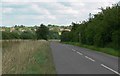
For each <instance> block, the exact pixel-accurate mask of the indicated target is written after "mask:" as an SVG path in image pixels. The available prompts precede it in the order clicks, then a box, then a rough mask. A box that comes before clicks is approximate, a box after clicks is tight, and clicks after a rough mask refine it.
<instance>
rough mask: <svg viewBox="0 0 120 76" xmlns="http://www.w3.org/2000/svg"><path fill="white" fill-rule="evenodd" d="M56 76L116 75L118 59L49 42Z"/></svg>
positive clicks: (117, 73)
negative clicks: (75, 75) (60, 75)
mask: <svg viewBox="0 0 120 76" xmlns="http://www.w3.org/2000/svg"><path fill="white" fill-rule="evenodd" d="M50 46H51V48H52V54H53V58H54V63H55V67H56V71H57V74H116V75H120V73H119V72H118V58H117V57H114V56H111V55H108V54H105V53H101V52H97V51H92V50H89V49H85V48H81V47H77V46H73V45H67V44H61V43H58V42H51V43H50Z"/></svg>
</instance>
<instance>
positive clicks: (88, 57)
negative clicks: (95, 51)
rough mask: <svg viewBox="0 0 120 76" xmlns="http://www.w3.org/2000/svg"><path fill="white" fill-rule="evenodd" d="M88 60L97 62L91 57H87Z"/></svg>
mask: <svg viewBox="0 0 120 76" xmlns="http://www.w3.org/2000/svg"><path fill="white" fill-rule="evenodd" d="M85 57H86V58H87V59H89V60H91V61H93V62H95V60H94V59H92V58H90V57H88V56H85Z"/></svg>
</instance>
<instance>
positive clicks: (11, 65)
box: [2, 40, 56, 74]
mask: <svg viewBox="0 0 120 76" xmlns="http://www.w3.org/2000/svg"><path fill="white" fill-rule="evenodd" d="M2 44H3V45H2V53H3V55H2V58H3V62H2V73H3V74H55V73H56V71H55V66H54V63H53V59H52V54H51V49H50V47H49V42H47V41H40V40H19V41H17V40H10V41H9V40H8V41H2Z"/></svg>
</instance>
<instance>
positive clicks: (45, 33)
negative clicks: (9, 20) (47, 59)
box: [2, 24, 60, 40]
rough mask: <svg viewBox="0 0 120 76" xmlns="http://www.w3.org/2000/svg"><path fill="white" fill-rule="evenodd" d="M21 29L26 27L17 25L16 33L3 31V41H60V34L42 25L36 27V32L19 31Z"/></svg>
mask: <svg viewBox="0 0 120 76" xmlns="http://www.w3.org/2000/svg"><path fill="white" fill-rule="evenodd" d="M20 28H25V26H22V27H21V26H17V25H15V29H16V30H14V31H12V32H10V31H2V39H37V40H39V39H44V40H48V39H59V38H60V37H59V34H58V32H56V31H54V30H53V31H50V30H49V28H48V27H47V26H45V25H44V24H41V25H40V26H39V27H38V26H36V27H35V28H36V31H35V30H34V28H32V30H26V31H18V30H19V29H20Z"/></svg>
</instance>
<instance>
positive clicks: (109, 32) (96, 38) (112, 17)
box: [61, 5, 120, 49]
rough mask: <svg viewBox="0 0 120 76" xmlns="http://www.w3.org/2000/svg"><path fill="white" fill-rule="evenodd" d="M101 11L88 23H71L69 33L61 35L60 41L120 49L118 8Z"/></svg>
mask: <svg viewBox="0 0 120 76" xmlns="http://www.w3.org/2000/svg"><path fill="white" fill-rule="evenodd" d="M101 10H102V12H99V13H98V14H95V15H94V18H91V19H89V20H88V21H84V22H82V23H81V24H80V23H72V30H71V32H69V33H68V34H67V33H65V34H64V33H63V35H62V37H61V41H63V40H64V41H68V42H69V41H72V42H80V43H81V44H87V45H94V46H97V47H110V48H115V49H120V48H119V47H120V41H119V39H120V23H119V21H120V13H119V12H120V6H117V5H114V6H113V7H107V8H106V9H101Z"/></svg>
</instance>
